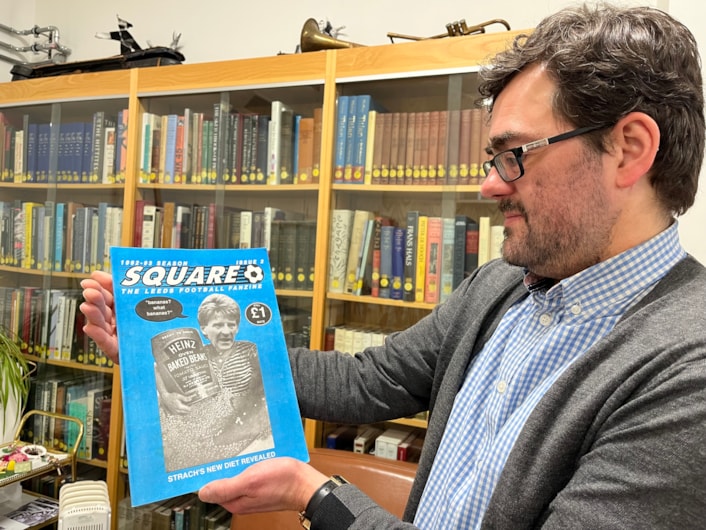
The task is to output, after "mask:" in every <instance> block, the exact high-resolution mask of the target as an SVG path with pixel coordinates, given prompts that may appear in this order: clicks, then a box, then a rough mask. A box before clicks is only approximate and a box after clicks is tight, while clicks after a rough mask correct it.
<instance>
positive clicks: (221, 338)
mask: <svg viewBox="0 0 706 530" xmlns="http://www.w3.org/2000/svg"><path fill="white" fill-rule="evenodd" d="M201 331H203V334H204V335H206V338H207V339H208V340H209V341H210V343H211V344H212V345H213V347H214V348H216V349H217V350H218V351H225V350H229V349H230V348H231V347H232V346H233V342H234V341H235V334H236V333H237V332H238V322H237V321H236V320H235V319H233V318H229V317H226V316H224V315H214V316H213V317H212V318H211V320H209V321H208V322H207V323H206V325H205V326H202V327H201Z"/></svg>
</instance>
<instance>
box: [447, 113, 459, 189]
mask: <svg viewBox="0 0 706 530" xmlns="http://www.w3.org/2000/svg"><path fill="white" fill-rule="evenodd" d="M448 124H449V125H448V130H447V135H446V145H447V149H446V152H447V155H446V156H447V157H446V168H447V176H446V182H447V184H451V185H454V184H458V183H459V182H458V179H459V167H458V165H459V162H460V142H461V139H460V135H461V111H460V110H459V109H450V110H449V111H448Z"/></svg>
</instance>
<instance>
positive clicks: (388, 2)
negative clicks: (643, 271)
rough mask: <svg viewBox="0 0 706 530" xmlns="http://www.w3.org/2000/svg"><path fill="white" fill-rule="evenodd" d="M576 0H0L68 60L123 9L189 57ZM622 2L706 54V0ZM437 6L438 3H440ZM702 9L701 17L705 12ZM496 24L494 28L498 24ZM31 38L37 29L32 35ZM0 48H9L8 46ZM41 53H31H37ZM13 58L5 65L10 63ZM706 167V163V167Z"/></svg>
mask: <svg viewBox="0 0 706 530" xmlns="http://www.w3.org/2000/svg"><path fill="white" fill-rule="evenodd" d="M572 3H575V2H570V1H562V0H541V1H539V0H537V1H535V2H532V3H531V7H530V4H529V3H528V2H525V1H520V0H497V1H495V2H476V3H475V5H473V6H472V8H471V7H468V6H464V5H461V4H460V3H459V2H457V1H456V0H436V2H434V3H433V4H430V3H429V2H426V1H424V0H357V1H356V2H350V1H343V0H329V1H328V2H326V3H324V2H321V0H317V1H314V0H297V1H296V2H285V1H280V2H272V1H266V0H265V1H260V2H243V1H242V0H230V1H224V0H201V1H199V2H197V3H194V2H193V1H192V0H188V1H187V0H171V1H170V2H168V3H165V2H156V1H151V2H150V1H145V0H123V1H122V2H120V3H119V4H112V3H107V2H96V1H95V0H65V1H63V2H56V1H55V0H34V1H33V2H32V1H23V2H19V1H17V0H0V13H2V16H3V17H4V18H3V19H0V23H2V24H4V25H6V26H10V27H13V28H15V29H28V28H31V27H32V26H34V25H35V24H36V25H39V26H50V25H51V26H56V27H57V28H58V29H59V30H60V42H61V43H62V44H63V45H65V46H68V47H69V48H71V49H72V53H71V55H70V57H69V60H70V61H77V60H82V59H95V58H100V57H106V56H110V55H115V54H117V53H118V52H119V45H118V43H117V42H115V41H110V40H101V39H97V38H96V37H95V34H96V33H97V32H108V31H111V30H114V29H116V27H117V26H116V24H117V22H116V14H119V15H120V16H121V17H122V18H125V19H127V20H129V21H130V22H131V23H132V24H133V26H134V27H133V28H132V29H131V30H130V31H131V32H132V35H133V36H134V37H135V39H136V40H137V41H138V43H140V44H141V45H142V46H143V47H144V46H148V45H150V44H151V45H154V46H168V45H169V44H170V43H171V40H172V35H173V34H175V33H181V38H180V40H179V44H180V46H181V47H180V51H181V52H182V53H183V54H184V55H185V57H186V62H189V63H200V62H206V61H215V60H224V59H237V58H243V57H261V56H271V55H275V54H277V53H279V52H283V53H291V52H293V51H294V50H295V48H296V45H297V44H298V42H299V36H300V32H301V29H302V26H303V24H304V21H305V20H306V19H308V18H310V17H312V18H315V19H317V20H319V19H328V20H330V21H331V23H332V24H333V25H334V26H343V25H345V29H344V30H343V35H341V36H340V38H341V39H343V40H347V41H350V42H355V43H359V44H364V45H377V44H386V43H388V42H389V40H388V38H387V37H386V35H387V33H388V32H395V33H403V34H407V35H416V36H423V37H430V36H432V35H438V34H440V33H443V32H444V31H445V29H444V28H445V25H446V24H447V23H448V22H452V21H454V20H458V19H462V18H465V19H466V21H467V23H468V24H469V25H472V24H478V23H480V22H485V21H487V20H492V19H497V18H501V19H504V20H507V21H508V22H509V23H510V25H511V27H512V28H513V29H521V28H530V27H532V26H534V25H536V24H537V22H538V21H539V20H540V19H541V18H542V17H544V16H545V15H546V14H548V13H551V12H553V11H556V10H557V9H559V8H560V7H562V6H564V5H568V4H572ZM622 3H623V4H632V5H636V4H646V5H652V6H655V7H659V8H660V9H664V10H665V11H668V12H670V13H672V14H673V15H674V16H676V17H677V18H679V19H680V20H683V21H685V22H687V24H689V25H690V26H691V29H692V30H693V31H694V33H695V35H696V37H697V39H698V40H699V42H700V43H701V50H702V51H701V54H702V56H704V57H706V29H704V27H703V25H699V24H690V21H695V20H704V19H705V18H704V15H706V7H705V5H704V4H703V3H702V2H700V1H699V0H645V1H642V2H639V1H629V0H628V1H623V2H622ZM432 5H433V7H430V6H432ZM699 15H700V16H699ZM502 29H503V28H502V26H500V25H493V26H491V27H489V28H488V31H500V30H502ZM0 41H3V42H8V43H12V44H13V45H15V46H21V45H25V44H22V43H21V42H22V41H18V40H13V36H12V35H5V34H4V33H2V32H0ZM24 42H25V43H26V44H31V42H32V38H31V37H30V38H29V39H27V38H25V40H24ZM0 53H3V52H2V50H0ZM39 58H41V57H36V56H35V57H32V56H31V55H30V56H26V59H25V60H28V61H36V60H38V59H39ZM4 65H7V67H6V68H4V67H3V66H4ZM10 68H11V65H9V64H8V63H5V62H3V61H0V82H3V81H8V80H9V79H10V73H9V72H10ZM704 172H706V171H703V172H702V175H703V173H704ZM705 193H706V192H704V191H703V190H702V191H701V192H700V193H699V197H698V200H697V203H696V205H695V207H694V208H693V209H692V210H691V211H690V212H689V213H688V214H687V215H686V216H684V217H683V218H682V219H681V220H680V228H681V233H682V239H683V242H684V245H685V247H686V249H687V250H688V251H689V252H691V253H692V254H694V255H695V256H696V257H697V258H698V259H700V260H701V261H702V262H704V263H706V241H705V240H704V238H703V237H702V235H701V233H702V230H703V229H702V227H703V226H705V225H706V198H705V197H704V194H705Z"/></svg>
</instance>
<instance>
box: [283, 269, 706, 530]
mask: <svg viewBox="0 0 706 530" xmlns="http://www.w3.org/2000/svg"><path fill="white" fill-rule="evenodd" d="M524 296H527V291H526V289H525V288H524V286H523V285H522V272H521V271H520V270H519V269H518V268H516V267H512V266H509V265H507V264H505V263H504V262H502V261H494V262H491V263H489V264H488V265H486V266H485V267H482V268H481V269H479V270H478V271H476V273H475V274H474V275H473V276H471V277H470V278H468V279H467V280H465V281H464V283H463V284H461V286H459V288H458V289H457V290H456V291H455V292H454V293H453V295H452V296H451V298H450V299H449V300H448V301H447V302H446V303H444V304H442V305H440V306H438V307H437V308H436V309H435V310H434V311H433V312H432V313H431V314H430V315H429V316H427V317H426V318H424V319H422V320H421V321H420V322H419V323H417V324H416V325H414V326H412V327H411V328H409V329H407V330H405V331H403V332H399V333H396V334H393V335H391V336H390V337H388V340H387V341H386V344H385V346H382V347H379V348H369V349H367V350H365V351H364V352H362V353H360V354H358V355H356V356H355V357H351V356H348V355H344V354H341V355H336V354H332V353H330V352H329V353H327V352H312V351H309V350H304V349H295V350H292V351H291V352H290V357H291V361H292V369H293V373H294V379H295V385H296V388H297V394H298V397H299V402H300V407H301V411H302V414H303V415H304V416H306V417H309V418H315V419H319V420H324V421H338V422H349V423H369V422H376V421H382V420H385V419H390V418H397V417H403V416H408V415H411V414H414V413H416V412H419V411H423V410H427V409H429V410H430V413H431V414H430V420H429V426H428V430H427V436H426V440H425V445H424V450H423V453H422V457H421V460H420V463H419V470H418V473H417V477H416V480H415V483H414V486H413V488H412V492H411V494H410V498H409V502H408V505H407V510H406V513H405V520H406V521H411V520H412V519H413V518H414V513H415V511H416V509H417V505H418V503H419V499H420V497H421V494H422V491H423V489H424V486H425V484H426V481H427V478H428V476H429V471H430V469H431V466H432V463H433V461H434V457H435V454H436V451H437V449H438V446H439V443H440V441H441V437H442V435H443V432H444V429H445V427H446V423H447V421H448V418H449V414H450V412H451V407H452V405H453V400H454V397H455V396H456V393H457V392H458V390H459V388H460V386H461V383H462V381H463V375H464V372H465V369H466V367H467V366H468V364H469V362H470V361H471V360H472V359H473V357H474V356H475V355H476V354H477V353H478V352H479V351H480V349H481V348H482V347H483V345H484V344H485V342H486V341H487V339H488V338H489V336H490V335H491V334H492V332H493V330H494V329H495V327H496V326H497V324H498V322H499V320H500V318H501V317H502V315H503V314H504V313H505V311H506V310H507V308H508V307H510V306H511V305H512V304H513V303H515V302H516V301H517V300H519V299H521V298H522V297H524ZM333 495H334V496H335V498H327V500H325V501H324V502H323V503H322V504H321V506H320V509H319V510H317V512H316V514H315V516H314V519H313V521H312V523H313V525H312V528H314V529H331V530H333V529H339V528H348V527H350V528H370V529H373V528H374V529H378V528H400V529H403V528H413V525H412V524H411V523H403V522H401V521H399V520H398V519H396V518H395V517H393V516H392V515H390V514H389V513H387V512H386V511H384V510H383V509H382V508H380V507H378V506H377V505H376V504H375V503H373V502H372V500H370V499H369V498H368V497H367V496H366V495H364V494H363V493H362V492H361V491H360V490H359V489H358V488H356V487H355V486H353V485H346V486H342V487H339V488H337V489H336V490H335V492H334V494H333ZM329 497H332V496H331V495H330V496H329ZM341 507H343V508H345V510H347V512H349V515H350V517H347V518H346V517H341ZM345 519H353V523H352V524H351V525H350V526H348V524H347V523H345V524H344V526H342V523H341V521H342V520H345ZM705 525H706V269H704V267H703V266H702V265H701V264H699V263H698V262H697V261H696V260H694V259H693V258H691V257H689V258H687V259H685V260H683V261H682V262H680V263H679V264H678V265H677V266H676V267H674V269H673V270H672V271H670V273H669V274H668V275H667V276H666V277H665V278H664V279H663V280H662V281H661V282H660V283H659V284H658V285H657V286H656V287H655V288H654V289H653V290H652V291H651V292H650V293H649V294H648V295H647V296H646V297H645V298H644V299H642V300H641V301H640V302H639V304H637V305H636V306H635V307H633V308H632V309H631V310H630V311H629V312H628V313H627V314H626V315H624V316H623V318H622V319H621V320H620V321H619V322H618V324H617V325H616V326H615V328H614V329H613V330H612V331H611V332H610V333H609V334H608V335H607V336H606V337H604V338H603V339H601V340H600V341H599V342H597V343H596V344H595V345H594V346H593V347H592V348H590V349H589V350H588V351H587V352H586V353H585V354H584V355H583V356H581V357H580V358H579V359H578V360H577V361H576V362H574V363H573V364H572V365H571V366H570V367H569V369H567V370H566V371H565V372H564V374H563V375H562V376H561V377H560V378H559V379H558V380H557V382H556V383H555V384H554V385H553V386H552V387H551V388H550V389H549V391H548V392H547V394H546V395H545V396H544V397H543V398H542V400H541V401H540V402H539V404H538V405H537V407H536V408H535V410H534V411H533V412H532V414H531V415H530V417H529V418H528V420H527V422H526V424H525V426H524V428H523V429H522V432H521V433H520V435H519V437H518V439H517V441H516V443H515V445H514V447H513V449H512V451H511V453H510V455H509V458H508V460H507V463H506V465H505V467H504V469H503V472H502V474H501V476H500V479H499V482H498V484H497V486H496V488H495V491H494V493H493V496H492V498H491V500H490V504H489V506H488V509H487V511H486V514H485V517H484V519H483V525H482V526H483V528H507V529H513V530H515V529H519V528H537V527H542V528H562V529H563V528H579V527H580V528H621V529H625V528H636V529H638V528H639V529H645V528H650V529H655V528H704V526H705Z"/></svg>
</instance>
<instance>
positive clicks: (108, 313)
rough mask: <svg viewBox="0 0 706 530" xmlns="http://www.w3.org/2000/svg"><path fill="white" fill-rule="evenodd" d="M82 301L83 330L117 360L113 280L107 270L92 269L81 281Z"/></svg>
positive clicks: (111, 357)
mask: <svg viewBox="0 0 706 530" xmlns="http://www.w3.org/2000/svg"><path fill="white" fill-rule="evenodd" d="M81 287H82V288H83V298H84V300H85V302H83V303H82V304H81V306H80V309H81V312H82V313H83V314H84V315H85V316H86V324H85V325H84V326H83V331H85V332H86V335H88V336H89V337H91V338H92V339H93V340H94V341H96V345H97V346H98V347H99V348H100V349H101V350H103V352H104V353H105V354H106V355H107V356H108V357H109V358H110V359H112V360H113V362H115V363H117V362H118V336H117V334H116V332H115V312H114V310H113V280H112V276H111V275H110V274H108V273H107V272H102V271H94V272H92V273H91V277H90V278H87V279H85V280H83V281H82V282H81Z"/></svg>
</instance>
